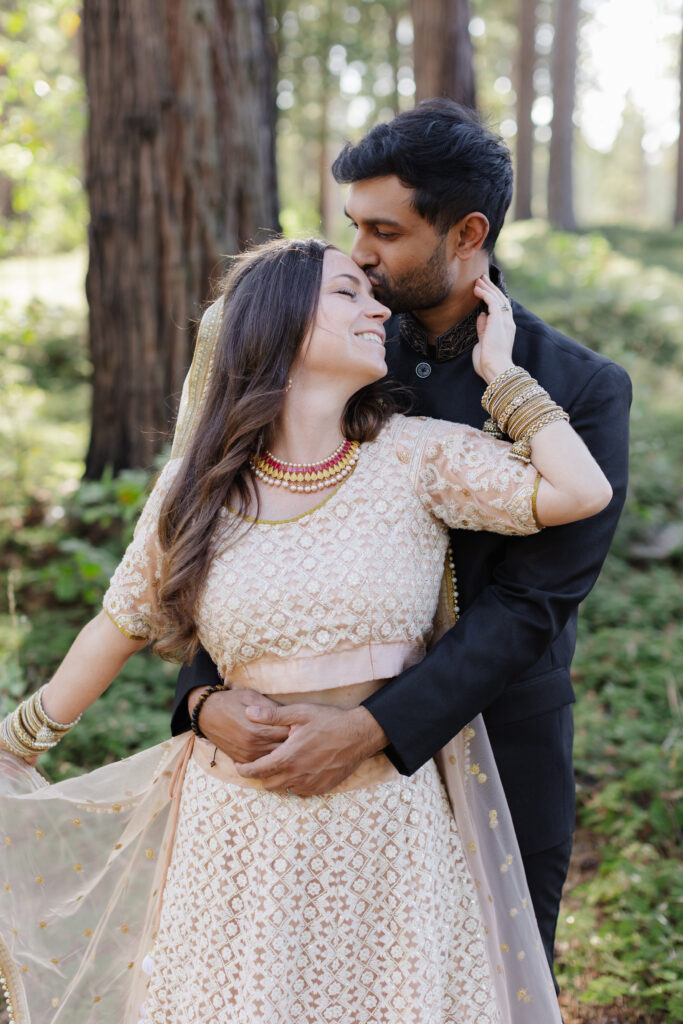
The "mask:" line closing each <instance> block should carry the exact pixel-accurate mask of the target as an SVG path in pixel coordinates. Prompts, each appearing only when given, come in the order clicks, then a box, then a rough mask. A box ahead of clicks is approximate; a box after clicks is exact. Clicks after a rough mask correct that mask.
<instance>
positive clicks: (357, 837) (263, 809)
mask: <svg viewBox="0 0 683 1024" xmlns="http://www.w3.org/2000/svg"><path fill="white" fill-rule="evenodd" d="M211 751H212V748H209V747H208V744H207V743H205V742H204V741H199V742H196V743H195V742H194V738H193V737H192V735H191V734H190V735H189V736H188V735H185V736H179V737H176V738H175V739H174V740H169V741H167V742H165V743H162V744H160V745H159V746H157V747H153V748H150V749H149V750H145V751H142V752H141V753H139V754H136V755H135V756H133V757H130V758H126V759H125V760H124V761H120V762H117V763H115V764H111V765H107V766H105V767H103V768H101V769H98V770H97V771H94V772H91V773H89V774H87V775H84V776H82V777H80V778H76V779H68V780H66V781H65V782H61V783H58V784H57V785H52V786H47V785H45V784H44V782H42V781H41V780H40V778H39V776H38V774H37V773H36V772H35V771H32V770H29V769H27V768H26V766H25V765H24V764H23V763H22V762H19V761H18V759H16V758H14V757H13V756H12V755H0V980H2V981H3V984H4V986H5V988H6V993H7V997H8V1002H9V1005H10V1007H11V1012H12V1019H13V1020H14V1021H16V1024H138V1022H140V1021H142V1022H144V1024H328V1022H338V1024H492V1022H494V1021H496V1022H499V1021H500V1022H502V1024H561V1017H560V1015H559V1011H558V1008H557V1000H556V997H555V993H554V989H553V984H552V979H551V976H550V972H549V970H548V965H547V962H546V960H545V956H544V954H543V949H542V946H541V943H540V938H539V936H538V930H537V927H536V923H535V920H534V917H533V912H532V908H531V905H530V901H529V897H528V890H527V889H526V884H525V880H524V873H523V869H522V866H521V861H520V858H519V852H518V849H517V846H516V841H515V838H514V831H513V829H512V825H511V822H510V819H509V813H508V811H507V808H506V805H505V800H504V796H503V792H502V789H501V786H500V780H499V779H498V776H497V772H496V768H495V763H494V761H493V757H492V754H491V751H490V746H489V745H488V740H487V737H486V731H485V729H484V726H483V723H482V722H481V719H477V720H476V722H475V723H473V726H470V727H468V728H467V729H465V730H463V732H462V733H460V734H459V736H458V737H456V738H455V740H453V741H451V743H450V744H449V745H448V747H447V748H445V749H444V751H442V752H441V754H440V755H439V758H438V762H439V764H438V768H437V765H436V763H435V762H429V763H428V764H427V765H425V766H424V767H423V768H421V769H420V770H419V771H418V772H417V773H416V774H415V775H414V776H412V777H410V778H406V777H403V776H399V775H398V773H397V772H395V770H394V769H393V767H392V766H391V765H389V763H388V761H387V760H386V759H385V758H384V757H383V756H378V757H375V758H371V759H370V760H369V761H366V762H365V763H364V764H363V765H362V766H361V768H360V769H359V770H358V772H356V773H355V774H354V775H353V776H351V778H350V779H348V780H347V781H346V782H345V783H344V784H342V785H341V786H340V787H338V788H337V789H336V790H335V791H333V792H332V793H330V794H327V795H324V796H319V797H307V798H301V797H297V796H294V795H288V794H275V793H268V792H267V791H265V790H264V789H263V788H262V787H261V786H260V785H259V784H256V783H251V784H247V782H246V781H245V780H243V779H241V778H240V777H239V776H238V775H237V774H236V772H235V769H234V766H232V762H230V760H229V758H226V757H223V756H222V755H220V754H219V755H218V764H217V766H216V768H215V769H212V768H211V767H210V764H209V761H210V757H211ZM444 782H445V788H444ZM3 836H4V838H3Z"/></svg>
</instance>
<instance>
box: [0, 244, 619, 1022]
mask: <svg viewBox="0 0 683 1024" xmlns="http://www.w3.org/2000/svg"><path fill="white" fill-rule="evenodd" d="M474 290H475V294H476V295H477V297H478V298H479V299H481V300H483V301H484V302H485V303H486V305H487V308H488V316H487V315H485V314H482V316H481V317H480V318H479V321H478V324H477V329H478V334H479V344H478V345H477V346H476V348H475V350H474V352H473V360H474V366H475V369H476V371H477V373H479V375H480V376H481V377H482V378H483V381H484V382H485V385H486V387H485V390H484V385H483V386H482V390H483V392H484V393H483V404H484V405H485V407H486V408H487V410H488V411H489V413H490V415H491V416H492V417H493V418H494V419H496V420H497V421H498V422H499V424H500V425H501V426H503V427H504V428H505V429H506V431H507V433H508V434H509V435H510V436H511V437H513V438H514V440H515V443H514V445H510V444H509V443H506V442H503V441H498V440H495V439H493V438H491V437H490V436H488V435H486V434H484V433H482V432H480V431H477V430H474V429H472V428H470V427H466V426H461V425H457V424H453V423H447V422H444V421H439V420H430V419H424V418H422V417H409V416H405V415H403V414H402V413H401V411H400V409H401V405H400V402H401V398H400V395H398V394H397V393H396V391H394V390H392V389H391V387H390V386H389V385H388V384H387V383H385V382H383V381H382V378H384V377H385V374H386V364H385V361H384V328H383V323H384V321H385V320H386V318H387V317H388V316H389V310H388V309H386V307H384V306H382V305H381V304H380V303H379V302H377V301H376V300H375V299H374V298H373V295H372V291H371V288H370V285H369V282H368V281H367V279H366V278H365V276H364V274H363V273H362V272H361V271H360V270H359V269H358V267H357V266H356V265H355V264H354V263H353V262H352V261H351V260H350V259H349V258H348V257H346V256H345V255H344V254H343V253H341V252H339V251H338V250H337V249H335V248H333V247H331V246H328V245H325V244H324V243H322V242H319V241H316V240H307V241H283V240H278V241H274V242H269V243H266V244H265V245H263V246H260V247H258V248H256V249H254V250H252V251H250V252H249V253H246V254H243V255H242V256H240V257H238V258H236V260H235V263H234V266H233V268H232V270H231V273H230V274H229V277H228V280H227V284H226V289H225V296H224V307H223V317H222V323H221V326H220V330H219V331H218V332H217V333H216V334H215V336H214V337H213V338H212V339H211V342H210V344H208V345H207V344H205V345H202V344H200V345H199V346H198V349H197V352H196V354H195V364H196V363H197V361H198V360H205V366H204V367H203V371H202V372H201V373H197V372H195V373H194V374H193V377H192V379H195V380H196V379H199V380H201V381H202V382H203V383H202V386H201V388H200V389H199V391H195V392H193V393H190V394H186V395H185V397H184V404H183V408H182V409H181V419H180V421H179V430H178V437H179V438H181V439H182V444H178V445H177V446H176V447H175V448H174V452H179V453H180V455H179V457H173V458H171V460H170V461H169V462H168V463H167V465H166V466H165V467H164V469H163V470H162V472H161V474H160V476H159V478H158V480H157V482H156V485H155V487H154V490H153V491H152V494H151V496H150V498H149V499H148V502H147V504H146V506H145V508H144V510H143V512H142V515H141V517H140V520H139V522H138V524H137V527H136V531H135V535H134V538H133V540H132V542H131V544H130V545H129V547H128V550H127V551H126V554H125V556H124V558H123V560H122V562H121V564H120V565H119V567H118V568H117V570H116V572H115V574H114V576H113V578H112V581H111V584H110V587H109V589H108V591H107V593H106V595H105V598H104V608H103V611H102V612H100V614H99V615H97V616H96V617H95V618H94V619H93V620H92V621H91V622H90V623H88V624H87V625H86V626H85V627H84V629H83V630H82V631H81V633H80V634H79V635H78V637H77V638H76V640H75V642H74V644H73V645H72V647H71V649H70V650H69V652H68V653H67V655H66V657H65V659H64V661H63V662H62V664H61V666H60V667H59V669H58V670H57V672H56V673H55V675H54V676H53V678H52V679H51V680H50V682H49V683H48V684H47V685H46V686H45V687H43V688H42V690H41V691H39V693H37V694H34V695H33V696H31V697H29V698H28V699H27V700H25V701H24V702H23V703H22V704H21V705H20V706H19V707H18V708H17V709H16V710H15V711H14V712H12V713H11V714H10V715H8V716H7V718H6V719H5V720H4V722H2V724H1V726H0V742H1V744H2V752H1V754H0V792H1V793H2V794H3V795H2V796H0V837H4V841H3V838H0V853H1V854H2V859H1V860H0V898H1V899H2V901H3V902H2V913H1V914H0V969H1V972H2V975H3V978H4V982H3V984H4V989H5V994H6V999H7V1002H8V1006H9V1008H10V1015H11V1019H12V1020H13V1021H16V1022H19V1021H21V1022H28V1021H32V1022H34V1024H48V1022H50V1024H52V1022H54V1024H57V1022H65V1024H66V1022H68V1024H82V1022H86V1021H87V1022H90V1021H92V1022H98V1024H99V1022H111V1024H114V1022H116V1024H120V1022H121V1021H125V1022H126V1024H137V1022H138V1021H143V1020H144V1021H145V1022H149V1021H153V1022H155V1024H156V1022H164V1024H200V1022H201V1024H247V1022H252V1021H253V1022H259V1024H321V1022H327V1021H340V1022H344V1024H394V1022H405V1024H492V1022H494V1021H502V1022H504V1024H522V1022H533V1024H549V1022H552V1021H555V1022H559V1021H560V1020H561V1018H560V1015H559V1011H558V1008H557V1002H556V998H555V993H554V988H553V985H552V981H551V978H550V974H549V971H548V967H547V962H546V959H545V955H544V953H543V950H542V948H541V945H540V941H539V938H538V933H537V930H536V924H535V920H534V917H533V912H532V910H531V906H530V901H529V899H528V895H527V892H526V885H525V881H524V873H523V870H522V867H521V862H520V858H519V854H518V851H517V847H516V842H515V839H514V832H513V830H512V826H511V823H510V820H509V815H508V812H507V808H506V806H505V800H504V797H503V794H502V789H501V787H500V783H499V780H498V777H497V772H496V769H495V763H494V762H493V759H492V756H491V753H490V749H489V747H488V743H487V739H486V735H485V729H484V726H483V723H482V722H481V720H480V719H477V721H476V722H474V723H472V724H471V725H470V726H469V727H468V728H467V729H465V730H463V732H462V733H461V734H459V736H458V737H456V739H455V740H453V741H452V742H451V743H450V744H449V745H448V747H446V748H445V749H444V750H443V751H442V753H441V755H440V757H439V759H438V761H439V763H438V765H437V763H436V762H430V763H428V764H426V765H425V766H423V768H422V769H420V770H419V771H418V772H417V773H416V774H415V775H414V776H412V777H405V776H400V775H399V774H398V773H397V772H396V770H395V769H394V768H393V766H392V765H391V763H390V762H389V761H388V759H387V758H386V757H385V756H384V755H383V754H378V755H377V756H375V757H372V758H369V759H368V760H366V761H365V762H363V763H362V764H361V765H360V766H359V768H358V769H357V770H356V772H355V773H354V774H353V775H351V776H350V777H349V778H348V779H347V780H346V781H345V782H344V783H343V784H342V785H340V786H339V787H337V788H336V789H335V790H333V791H332V792H331V793H329V794H325V795H323V796H309V797H307V796H302V795H300V794H297V793H293V792H289V791H284V792H270V791H268V790H266V789H265V788H264V787H263V786H262V785H261V784H260V783H259V782H258V781H257V780H252V779H248V778H246V777H244V776H243V775H241V774H240V768H241V766H240V765H238V764H235V763H234V762H233V761H231V760H230V758H228V757H227V755H225V754H223V753H222V752H220V751H217V750H216V749H214V748H213V747H212V746H211V745H210V744H209V743H208V741H206V740H205V739H204V738H203V737H202V736H201V730H200V728H199V712H200V710H201V700H200V702H199V704H198V705H196V706H195V714H194V719H193V730H194V731H193V732H191V733H188V734H186V735H184V736H181V737H177V738H176V739H175V740H169V741H167V742H165V743H163V744H161V745H160V746H158V747H155V748H152V749H150V750H146V751H143V752H142V753H140V754H138V755H136V756H134V757H132V758H128V759H126V760H124V761H121V762H119V763H118V764H115V765H108V766H105V767H103V768H101V769H99V770H97V771H94V772H92V773H90V774H87V775H84V776H83V777H81V778H79V779H72V780H68V781H66V782H62V783H59V784H57V785H52V786H47V785H46V784H45V783H44V781H43V780H42V779H41V778H40V776H39V775H38V773H37V772H36V771H35V770H34V769H33V768H31V767H29V766H30V765H31V764H34V763H35V761H36V758H37V757H38V756H39V755H40V752H41V751H43V750H46V749H49V748H50V747H51V746H53V745H54V744H55V743H56V742H58V740H59V739H60V738H61V736H63V735H64V734H65V732H66V731H68V729H70V728H72V727H73V726H74V725H75V724H76V722H77V721H78V719H79V717H80V715H81V714H82V713H83V712H84V711H85V710H86V708H87V707H88V706H89V705H90V704H91V703H93V701H95V700H96V699H97V697H98V696H99V695H100V694H101V693H102V692H103V691H104V690H105V689H106V688H107V687H108V686H109V685H110V683H111V682H112V681H113V680H114V678H115V677H116V675H117V673H118V671H119V670H120V669H121V667H122V665H123V664H124V662H125V661H126V660H127V659H128V658H129V657H131V656H132V655H133V654H135V653H136V652H137V651H139V650H141V649H142V648H143V647H144V646H145V645H146V644H148V643H152V644H153V645H154V649H155V650H156V652H157V653H159V654H160V655H161V656H163V657H167V658H174V659H177V660H187V659H188V658H190V657H191V656H192V653H193V651H194V649H195V647H196V645H197V643H198V642H201V644H202V645H203V647H204V648H205V649H206V650H207V651H208V652H209V653H210V655H211V657H212V658H213V660H214V661H215V663H216V664H217V665H218V666H219V670H220V673H221V676H222V679H223V680H224V682H225V685H231V686H234V687H240V688H245V689H247V690H248V689H249V688H251V687H253V688H254V689H255V690H258V691H260V692H261V693H267V694H270V695H272V696H273V697H274V698H276V699H277V700H278V701H280V702H295V701H297V700H301V699H302V694H305V699H306V700H308V701H315V702H321V703H330V704H333V705H336V706H338V707H340V708H345V709H356V708H357V707H358V705H359V704H360V702H361V701H362V700H364V699H365V698H366V697H367V696H368V695H369V694H370V693H371V692H373V691H374V690H376V689H377V688H378V687H380V686H381V685H382V684H383V682H384V681H386V680H387V679H388V678H390V677H392V676H394V675H396V674H397V673H399V672H401V671H402V670H403V669H404V668H405V667H407V666H408V665H409V664H412V663H414V662H415V661H417V660H419V659H420V658H421V657H422V656H423V654H424V651H425V647H426V645H427V644H428V643H429V642H432V641H433V640H434V638H435V636H436V634H437V633H438V630H439V628H441V627H440V625H439V623H440V622H441V623H442V625H443V626H445V625H447V623H448V612H449V601H450V608H451V611H452V587H451V579H450V572H449V571H448V569H449V566H448V559H447V550H448V528H449V527H450V528H460V529H474V530H482V529H484V530H492V531H495V532H500V533H516V534H531V533H534V532H536V531H537V530H539V529H541V528H542V527H543V526H546V527H551V526H554V525H558V524H561V523H565V522H570V521H573V520H577V519H581V518H583V517H587V516H590V515H593V514H595V513H597V512H598V511H599V510H601V509H602V508H604V507H605V505H606V504H607V503H608V501H609V499H610V496H611V490H610V487H609V484H608V482H607V480H606V479H605V477H604V476H603V474H602V472H601V470H600V469H599V467H598V466H597V464H596V463H595V462H594V460H593V459H592V457H591V455H590V453H589V452H588V450H587V449H586V447H585V446H584V445H583V442H582V441H581V440H580V439H579V437H578V436H577V435H576V434H575V433H574V431H573V430H572V428H571V426H570V425H569V423H568V422H567V416H566V414H565V413H563V411H562V410H561V409H560V408H559V407H558V406H557V405H555V404H554V403H553V402H552V399H551V398H550V396H548V394H547V393H546V392H545V391H544V390H543V389H542V388H540V387H539V386H538V385H537V383H536V382H535V381H533V380H532V379H531V378H530V377H529V375H528V374H527V373H526V372H525V371H524V370H523V369H521V368H520V367H515V366H514V364H513V362H512V358H511V353H512V344H513V340H514V333H515V328H514V323H513V320H512V316H511V313H510V309H509V306H508V305H507V302H506V300H505V296H504V295H503V294H502V293H501V292H500V291H499V290H498V289H497V288H496V287H495V286H494V285H493V284H492V283H491V281H490V280H489V279H488V278H487V277H482V278H480V279H479V280H478V281H477V283H476V285H475V289H474ZM195 369H196V366H195ZM444 565H446V569H447V571H446V573H445V574H444V572H443V569H444ZM501 642H502V643H504V637H501ZM221 685H222V684H221ZM210 692H211V690H209V691H207V692H206V694H203V695H202V698H203V699H204V700H205V699H208V697H209V696H210ZM358 712H359V714H362V712H363V709H361V708H359V709H358ZM352 713H354V714H355V713H356V712H355V710H354V711H352ZM359 721H360V719H359Z"/></svg>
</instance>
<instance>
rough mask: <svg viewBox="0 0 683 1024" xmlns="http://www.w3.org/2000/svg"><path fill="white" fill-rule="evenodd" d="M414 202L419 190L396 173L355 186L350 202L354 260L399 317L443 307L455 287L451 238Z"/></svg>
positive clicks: (378, 294)
mask: <svg viewBox="0 0 683 1024" xmlns="http://www.w3.org/2000/svg"><path fill="white" fill-rule="evenodd" d="M412 199H413V190H412V189H411V188H406V186H405V185H402V184H401V182H400V181H399V179H398V178H397V177H396V176H395V175H390V176H388V177H382V178H366V179H365V180H363V181H356V182H354V183H353V184H352V185H351V188H350V190H349V195H348V199H347V201H346V215H347V216H348V217H349V219H350V220H351V222H352V224H353V226H354V227H355V228H356V237H355V240H354V243H353V247H352V249H351V257H352V259H353V260H354V261H355V262H356V263H357V264H358V266H359V267H361V269H362V270H364V271H365V273H366V274H367V276H368V278H369V279H370V283H371V285H372V287H373V289H374V293H375V296H376V297H377V298H378V299H379V301H380V302H383V303H384V304H385V305H386V306H389V308H390V309H391V310H392V312H394V313H405V312H408V311H410V310H417V309H430V308H432V307H434V306H438V305H440V303H442V302H443V301H444V300H445V299H446V298H447V296H448V294H449V293H450V291H451V290H452V288H453V287H454V285H455V275H454V271H453V264H452V261H451V260H449V254H448V235H442V234H440V233H439V232H438V231H437V229H436V228H435V227H433V225H431V224H429V223H428V222H427V221H426V220H424V218H422V217H421V216H420V215H419V213H417V211H416V210H415V209H414V208H413V206H412V205H411V204H412ZM455 262H456V263H457V261H455Z"/></svg>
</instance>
